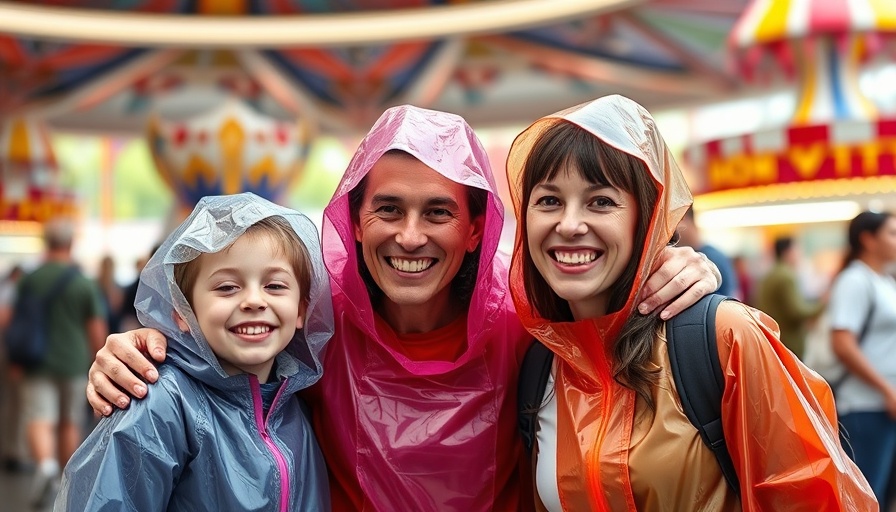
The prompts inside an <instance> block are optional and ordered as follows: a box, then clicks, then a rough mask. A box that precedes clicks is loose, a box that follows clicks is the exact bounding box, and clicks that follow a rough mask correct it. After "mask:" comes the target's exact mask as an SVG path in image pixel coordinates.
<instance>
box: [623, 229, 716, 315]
mask: <svg viewBox="0 0 896 512" xmlns="http://www.w3.org/2000/svg"><path fill="white" fill-rule="evenodd" d="M721 284H722V274H721V273H720V272H719V269H718V267H716V266H715V264H714V263H713V262H711V261H709V258H707V257H706V256H705V255H704V254H703V253H700V252H697V251H695V250H694V249H692V248H690V247H671V246H667V247H666V248H665V249H663V251H662V252H661V253H660V255H659V257H658V258H657V259H656V262H655V263H654V265H653V268H652V269H651V272H650V277H649V278H648V279H647V281H646V282H645V283H644V287H643V288H642V289H641V294H640V296H639V297H638V298H639V300H640V301H641V303H640V304H639V305H638V311H639V312H640V313H641V314H643V315H647V314H650V313H651V312H652V311H654V310H656V309H657V308H659V307H662V306H664V305H665V308H664V309H663V310H662V312H661V313H660V318H662V319H663V320H668V319H670V318H672V317H673V316H675V315H677V314H678V313H681V312H682V311H684V310H685V309H687V308H688V306H691V305H693V304H694V303H695V302H697V301H698V300H700V298H701V297H703V296H704V295H708V294H710V293H712V292H714V291H716V290H718V289H719V286H720V285H721ZM673 299H675V300H674V301H673V302H671V303H670V302H669V301H672V300H673Z"/></svg>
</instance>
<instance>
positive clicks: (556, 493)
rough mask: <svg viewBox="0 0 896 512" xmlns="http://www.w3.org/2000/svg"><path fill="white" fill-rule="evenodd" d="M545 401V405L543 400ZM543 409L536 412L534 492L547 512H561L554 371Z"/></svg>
mask: <svg viewBox="0 0 896 512" xmlns="http://www.w3.org/2000/svg"><path fill="white" fill-rule="evenodd" d="M545 399H547V400H548V401H547V403H545V402H544V400H545ZM541 403H543V404H545V405H544V407H542V408H541V409H539V410H538V433H537V434H536V439H537V441H538V459H537V460H536V461H535V491H536V493H537V494H538V497H539V499H541V503H542V504H543V505H544V507H545V509H547V510H548V512H562V511H563V507H562V506H561V505H560V489H559V488H558V487H557V394H556V393H554V369H553V368H551V375H550V377H549V378H548V385H547V386H545V391H544V398H543V399H542V402H541Z"/></svg>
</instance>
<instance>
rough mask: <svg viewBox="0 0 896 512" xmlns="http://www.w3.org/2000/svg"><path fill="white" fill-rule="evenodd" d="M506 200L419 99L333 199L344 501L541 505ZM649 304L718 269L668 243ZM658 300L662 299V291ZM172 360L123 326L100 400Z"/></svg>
mask: <svg viewBox="0 0 896 512" xmlns="http://www.w3.org/2000/svg"><path fill="white" fill-rule="evenodd" d="M503 224H504V208H503V206H502V204H501V202H500V199H499V198H498V195H497V187H496V185H495V181H494V177H493V175H492V171H491V169H490V168H489V163H488V158H487V155H486V153H485V150H484V149H483V147H482V145H481V144H480V142H479V140H478V139H477V138H476V136H475V134H474V133H473V131H472V129H471V128H470V127H469V126H468V125H467V124H466V122H465V121H464V120H463V119H462V118H460V117H458V116H456V115H452V114H446V113H443V112H436V111H431V110H425V109H420V108H416V107H411V106H402V107H395V108H392V109H389V110H388V111H386V112H385V113H384V114H383V115H382V116H381V117H380V119H379V120H378V121H377V123H376V124H375V125H374V127H373V128H372V129H371V131H370V133H369V134H368V135H367V137H366V138H365V139H364V140H363V141H362V142H361V145H360V147H359V148H358V151H357V152H356V153H355V156H354V158H353V159H352V161H351V163H350V164H349V167H348V169H347V170H346V172H345V175H344V176H343V179H342V181H341V183H340V184H339V186H338V187H337V190H336V192H335V194H334V196H333V199H332V200H331V202H330V204H329V205H328V206H327V208H326V210H325V211H324V226H323V248H324V259H325V260H326V264H327V270H328V271H329V273H330V280H331V285H332V291H333V308H334V313H335V317H336V333H335V335H334V337H333V339H332V340H331V341H330V343H329V345H328V348H327V351H326V354H325V355H324V359H323V365H324V369H325V370H324V375H323V378H322V379H321V381H320V383H319V384H318V385H317V386H315V387H314V388H313V389H311V390H310V391H311V392H310V394H309V395H307V399H308V401H309V403H310V405H311V408H312V410H313V423H314V428H315V431H316V433H317V435H318V438H319V441H320V444H321V449H322V451H323V453H324V458H325V459H326V461H327V465H328V467H329V470H330V487H331V494H332V501H333V509H334V510H381V511H392V510H452V511H453V510H457V511H464V512H470V511H486V510H498V511H509V510H518V509H520V508H521V506H522V507H523V508H525V507H524V506H523V504H528V502H530V501H531V500H530V499H528V498H526V497H525V496H524V494H525V491H524V489H525V487H526V485H525V484H526V483H527V482H528V480H529V477H528V476H523V473H522V472H521V471H520V462H521V460H522V458H521V454H522V446H521V442H520V439H519V436H518V433H517V429H516V390H515V384H516V381H517V374H518V371H519V364H520V361H521V360H522V356H523V354H524V353H525V350H526V348H527V347H528V345H529V344H530V343H531V341H532V338H531V336H529V335H528V334H526V333H525V332H524V330H523V328H522V327H521V325H520V323H519V320H518V318H517V316H516V314H515V312H514V310H513V305H512V302H511V300H510V296H509V294H508V293H507V271H506V266H505V264H504V262H503V259H502V258H501V257H500V256H499V255H498V242H499V239H500V236H501V229H502V227H503ZM664 256H665V258H661V259H663V260H664V265H663V266H662V267H661V268H659V269H658V270H657V271H656V272H655V273H654V277H653V278H652V281H651V282H650V283H649V284H648V285H647V288H648V289H649V290H650V292H649V293H647V294H646V295H645V296H647V297H648V299H646V301H645V302H647V305H646V308H647V309H646V310H647V311H650V310H652V309H654V308H655V307H657V306H659V305H660V304H664V303H666V302H668V301H669V300H670V299H673V298H675V297H679V298H678V299H676V301H675V302H674V303H673V304H672V305H670V306H668V307H667V308H666V310H665V311H666V312H667V313H675V312H677V311H681V310H682V309H684V307H686V306H688V305H690V304H692V303H693V302H694V301H696V300H697V299H698V298H699V297H700V296H701V295H703V294H705V293H708V292H709V291H711V290H714V289H715V288H716V287H717V285H718V280H717V278H716V277H715V275H713V268H712V267H711V266H710V265H709V264H708V263H707V261H706V259H705V258H703V257H702V256H700V255H699V254H697V253H695V252H693V251H692V250H691V249H668V250H667V251H666V253H665V254H664ZM648 301H649V302H648ZM135 347H138V348H142V349H147V350H148V351H149V353H151V354H153V357H154V358H155V359H156V360H161V358H162V355H161V352H162V351H161V348H163V347H164V343H163V340H161V339H160V338H159V337H156V336H155V335H154V334H152V333H151V332H150V331H138V332H137V333H136V334H134V333H131V334H129V335H118V336H112V337H110V340H109V341H108V342H107V348H105V349H104V350H103V351H102V352H101V354H99V355H98V358H97V362H96V363H95V366H94V371H92V372H91V385H90V386H89V387H88V398H89V399H90V401H91V404H92V405H93V406H94V408H96V409H97V410H105V411H106V412H107V411H111V405H110V403H109V402H106V400H104V399H103V398H102V397H101V396H99V395H102V396H105V397H107V398H108V399H109V400H110V401H114V402H115V403H120V402H119V400H125V403H126V400H127V399H126V397H125V396H124V394H123V393H122V392H121V391H120V390H119V389H118V388H116V387H115V386H114V385H113V384H112V383H111V381H110V380H109V377H108V376H107V375H115V379H116V382H117V383H118V384H119V385H120V386H121V387H122V389H128V390H130V389H135V388H134V386H138V387H139V388H140V391H139V392H137V394H138V395H140V396H142V394H143V393H144V392H145V390H144V389H143V388H142V386H143V385H142V383H141V382H140V381H139V380H138V379H137V378H136V377H134V376H133V375H131V374H130V372H128V371H127V369H126V368H124V366H123V365H122V362H121V361H120V360H119V359H121V360H123V361H125V362H126V363H127V364H128V366H130V367H131V368H134V369H135V370H136V371H138V372H139V373H140V374H141V375H144V376H145V377H146V378H147V379H148V380H150V381H153V380H154V377H155V374H154V373H153V372H154V371H155V370H154V369H153V368H152V365H151V364H150V363H148V362H147V361H146V360H145V359H144V358H143V357H142V356H141V355H140V353H139V351H138V350H137V349H136V348H135Z"/></svg>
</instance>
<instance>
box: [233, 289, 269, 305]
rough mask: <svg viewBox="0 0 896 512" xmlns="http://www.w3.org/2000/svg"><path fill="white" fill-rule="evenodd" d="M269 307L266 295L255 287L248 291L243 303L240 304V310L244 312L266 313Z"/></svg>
mask: <svg viewBox="0 0 896 512" xmlns="http://www.w3.org/2000/svg"><path fill="white" fill-rule="evenodd" d="M267 307H268V302H267V300H265V297H264V293H262V291H261V289H260V288H257V287H254V286H252V287H249V288H248V289H247V290H246V293H245V295H244V296H243V301H242V302H241V303H240V309H242V310H243V311H252V310H253V309H257V310H259V311H264V310H265V309H267Z"/></svg>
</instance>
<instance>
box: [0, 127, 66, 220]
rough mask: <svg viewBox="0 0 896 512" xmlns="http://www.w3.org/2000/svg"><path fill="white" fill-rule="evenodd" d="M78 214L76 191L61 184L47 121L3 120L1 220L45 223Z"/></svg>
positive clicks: (1, 140) (0, 186)
mask: <svg viewBox="0 0 896 512" xmlns="http://www.w3.org/2000/svg"><path fill="white" fill-rule="evenodd" d="M76 214H77V202H76V200H75V196H74V194H72V193H70V192H68V191H66V190H64V189H63V188H62V187H61V185H60V181H59V167H58V165H57V164H56V157H55V156H54V154H53V147H52V145H51V144H50V137H49V133H48V132H47V128H46V127H45V126H44V124H43V123H42V122H40V121H39V120H36V119H29V118H25V117H15V118H9V119H6V120H4V121H2V122H0V220H4V221H34V222H44V221H46V220H49V219H51V218H54V217H60V216H74V215H76Z"/></svg>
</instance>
